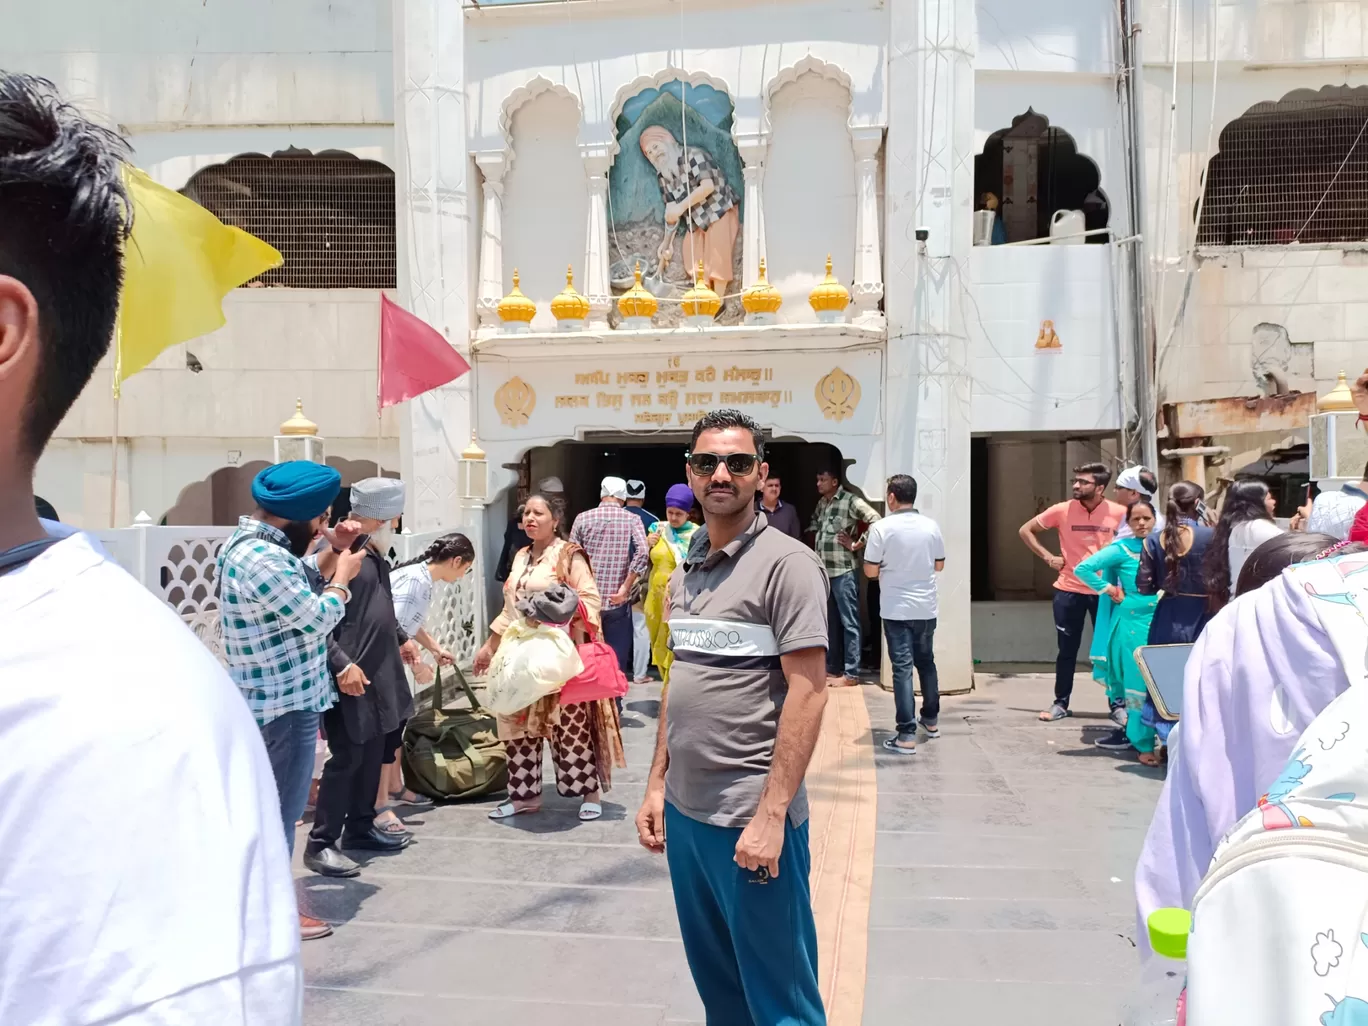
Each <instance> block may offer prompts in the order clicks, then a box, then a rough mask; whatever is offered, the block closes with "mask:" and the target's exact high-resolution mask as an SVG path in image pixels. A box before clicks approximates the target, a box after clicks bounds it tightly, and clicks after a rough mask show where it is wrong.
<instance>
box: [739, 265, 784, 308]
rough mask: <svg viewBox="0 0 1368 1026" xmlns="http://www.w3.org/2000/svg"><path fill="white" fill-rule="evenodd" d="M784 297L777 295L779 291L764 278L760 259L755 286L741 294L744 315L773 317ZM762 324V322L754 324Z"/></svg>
mask: <svg viewBox="0 0 1368 1026" xmlns="http://www.w3.org/2000/svg"><path fill="white" fill-rule="evenodd" d="M783 304H784V297H783V296H782V295H780V294H779V290H778V289H776V288H775V287H774V286H773V285H771V284H770V283H769V281H768V280H766V278H765V258H764V257H761V258H760V274H759V277H758V278H757V279H756V281H755V284H754V285H752V286H750V288H748V289H746V291H745V292H743V293H741V305H742V306H743V307H745V309H746V313H747V314H748V315H751V316H755V315H758V314H769V315H773V314H776V313H778V312H779V307H781V306H783ZM755 323H764V322H755Z"/></svg>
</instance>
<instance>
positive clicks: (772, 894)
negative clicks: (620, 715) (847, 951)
mask: <svg viewBox="0 0 1368 1026" xmlns="http://www.w3.org/2000/svg"><path fill="white" fill-rule="evenodd" d="M740 836H741V829H740V828H739V827H719V826H712V825H711V824H709V823H700V822H699V821H698V820H696V819H690V818H689V817H688V816H686V815H684V814H683V813H682V812H680V811H679V810H678V809H676V808H675V807H674V806H673V805H670V804H669V803H668V802H667V803H666V805H665V857H666V859H667V860H668V861H669V864H670V884H671V886H672V887H673V889H674V897H675V910H676V912H677V913H678V915H679V932H680V934H681V936H682V937H683V940H684V954H685V956H686V957H687V958H688V960H689V971H690V972H691V973H692V975H693V979H694V986H696V987H697V988H698V996H699V997H700V998H702V999H703V1008H704V1010H705V1012H706V1014H707V1018H708V1023H709V1026H825V1024H826V1012H825V1011H824V1010H823V1008H822V994H821V991H820V989H819V988H818V985H817V927H816V924H815V923H814V921H813V918H812V892H811V890H810V889H809V886H808V873H809V871H810V870H811V868H812V856H811V853H810V852H809V850H808V825H807V824H806V823H804V824H803V825H802V826H798V827H795V826H794V825H793V824H792V822H790V821H789V820H788V817H787V816H786V817H784V848H783V851H782V852H781V853H780V855H779V874H778V876H774V877H762V876H760V874H759V873H757V872H752V871H751V870H748V869H742V868H741V867H740V866H738V865H737V864H736V863H735V862H734V861H733V858H734V857H735V855H736V842H737V839H738V838H740Z"/></svg>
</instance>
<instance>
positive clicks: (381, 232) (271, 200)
mask: <svg viewBox="0 0 1368 1026" xmlns="http://www.w3.org/2000/svg"><path fill="white" fill-rule="evenodd" d="M181 191H182V192H183V193H184V194H185V195H186V196H188V197H190V198H191V199H192V200H194V201H195V202H196V203H198V204H200V205H201V206H202V207H204V208H205V209H206V210H208V211H210V212H211V213H212V214H214V216H215V217H217V218H218V219H219V220H220V221H223V222H224V223H225V224H231V225H234V226H236V227H238V228H241V229H242V230H243V231H246V232H249V233H251V234H252V235H255V236H257V237H258V238H260V239H263V240H265V241H266V242H269V243H270V244H271V245H272V246H274V247H275V248H276V249H278V250H280V252H281V254H282V255H283V256H284V257H285V263H284V264H283V265H282V266H280V267H277V268H275V269H274V270H270V271H267V272H266V273H265V274H263V275H261V276H260V277H258V278H255V279H253V283H260V284H261V285H268V286H276V287H284V288H310V289H338V288H370V289H389V288H394V287H395V282H396V270H395V208H394V172H393V171H392V170H391V169H390V168H388V167H386V166H385V165H384V164H381V163H380V162H379V161H374V160H362V159H360V158H358V157H355V156H353V155H352V154H350V153H347V152H345V151H342V150H324V151H321V152H319V153H312V152H310V151H308V150H297V149H288V150H281V151H278V152H276V153H273V154H272V155H271V156H269V157H268V156H264V155H262V154H259V153H244V154H241V155H239V156H236V157H233V158H231V159H229V160H227V161H225V162H224V163H222V164H215V165H212V166H211V167H206V168H203V169H202V170H200V171H197V172H195V174H194V175H193V176H191V178H190V181H189V182H187V183H186V185H185V188H184V189H182V190H181Z"/></svg>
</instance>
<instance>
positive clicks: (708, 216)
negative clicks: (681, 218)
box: [656, 146, 737, 230]
mask: <svg viewBox="0 0 1368 1026" xmlns="http://www.w3.org/2000/svg"><path fill="white" fill-rule="evenodd" d="M687 154H688V155H687V157H686V156H685V150H684V149H683V147H680V152H679V177H678V178H676V179H675V180H674V181H668V180H667V179H666V178H665V176H664V175H661V174H659V173H657V175H656V177H657V178H658V179H659V180H660V191H661V192H663V193H664V194H665V202H667V203H683V202H684V200H686V199H687V198H688V196H689V193H691V192H693V191H694V190H695V189H697V188H698V187H699V186H700V185H702V184H703V182H704V181H710V182H712V183H713V191H712V195H710V196H709V197H708V198H707V199H705V200H704V201H703V202H702V203H697V204H695V205H694V206H692V207H690V208H689V211H688V213H687V214H686V215H685V221H686V225H685V226H686V227H687V228H689V229H699V230H702V229H705V228H711V227H712V226H713V225H714V224H716V223H717V222H718V221H720V220H721V219H722V215H723V214H725V213H726V212H727V211H728V210H731V209H732V207H735V206H736V205H737V198H736V190H734V189H733V188H732V187H731V185H730V184H728V182H727V176H726V175H724V174H723V173H722V169H721V168H720V167H718V166H717V164H716V163H715V162H714V161H713V158H712V156H711V155H710V154H709V153H708V151H707V150H704V149H700V148H699V147H697V146H690V147H689V149H688V151H687Z"/></svg>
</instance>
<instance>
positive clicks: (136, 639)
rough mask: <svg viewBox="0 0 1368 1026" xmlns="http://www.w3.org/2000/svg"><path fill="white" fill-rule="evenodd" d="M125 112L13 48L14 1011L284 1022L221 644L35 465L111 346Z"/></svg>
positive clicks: (7, 647)
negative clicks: (150, 582) (60, 86)
mask: <svg viewBox="0 0 1368 1026" xmlns="http://www.w3.org/2000/svg"><path fill="white" fill-rule="evenodd" d="M124 154H125V147H124V144H123V141H122V140H121V139H119V138H118V137H117V136H115V135H113V134H112V133H109V132H107V131H105V130H104V129H101V128H97V127H96V126H95V125H93V124H90V123H89V122H87V121H85V120H84V119H83V118H82V117H81V116H80V115H79V114H78V113H77V112H76V111H75V110H74V109H72V108H70V107H67V106H65V105H64V104H63V103H62V101H61V99H60V98H59V97H58V96H57V95H56V93H55V91H54V89H53V88H52V86H51V84H50V83H47V82H43V81H40V80H38V79H34V78H31V77H29V76H27V75H19V74H12V73H7V72H0V1023H3V1024H4V1026H38V1024H43V1026H47V1024H53V1026H56V1024H59V1023H60V1024H64V1026H65V1024H73V1026H75V1024H95V1023H98V1024H100V1026H154V1024H155V1026H161V1024H171V1023H195V1024H199V1023H205V1024H207V1023H213V1024H215V1026H292V1024H297V1023H299V1021H300V1018H301V1009H302V995H303V978H302V974H301V972H300V966H299V926H298V921H297V919H296V908H295V897H294V888H293V886H292V883H291V879H290V864H289V859H288V857H287V856H286V852H285V836H284V833H283V832H282V830H281V821H280V803H279V800H278V799H277V797H276V788H275V783H274V780H273V779H272V776H271V766H270V763H269V762H268V761H267V757H266V750H265V747H264V746H263V744H262V741H261V735H260V733H259V732H258V730H257V728H256V724H255V722H254V721H253V719H252V714H251V713H250V712H249V711H248V709H247V705H246V703H245V702H243V700H242V697H241V696H240V695H239V694H238V692H237V689H236V688H235V687H233V685H232V683H231V682H230V681H229V680H228V677H227V675H226V674H225V673H224V671H223V669H222V668H221V667H220V666H219V665H218V663H217V662H216V661H215V659H214V658H213V656H212V655H210V653H209V651H208V649H206V648H205V647H204V646H203V645H202V644H200V642H199V641H198V640H197V639H196V638H195V636H194V635H193V634H192V633H191V632H190V631H189V630H188V629H187V628H186V626H185V624H184V623H182V622H181V621H180V619H179V617H177V616H176V614H175V613H174V612H172V611H171V609H170V608H169V607H168V606H167V605H166V604H165V603H163V602H161V601H159V600H158V599H157V598H155V597H154V596H153V595H152V594H151V593H150V592H148V591H147V590H146V589H144V588H143V587H142V586H140V585H139V584H138V583H137V582H136V581H135V580H133V578H131V577H129V576H128V575H127V574H126V573H124V572H123V571H122V570H121V569H119V567H117V566H116V565H115V564H114V563H113V562H111V561H110V560H109V559H108V558H107V557H106V556H105V554H104V552H103V551H102V550H101V549H100V547H99V545H98V544H96V543H95V542H94V541H93V540H92V539H90V538H89V537H87V536H85V535H81V534H77V533H75V532H73V531H69V530H66V529H64V528H62V527H60V526H59V525H56V524H47V525H44V524H43V523H41V522H40V521H39V520H38V517H37V515H36V513H35V510H34V500H33V472H34V466H35V464H36V463H37V460H38V457H39V454H40V453H41V452H42V450H43V448H44V446H46V444H47V442H48V439H49V438H50V437H51V436H52V433H53V431H54V430H55V429H56V427H57V425H58V423H59V422H60V421H61V419H62V418H63V417H64V416H65V415H66V413H67V411H68V410H69V409H70V408H71V405H72V403H73V402H74V401H75V399H76V397H77V395H79V394H80V392H81V390H82V388H83V387H84V386H85V385H86V383H87V382H88V381H89V380H90V377H91V374H92V373H93V372H94V370H95V366H96V364H97V363H98V362H99V360H100V359H101V357H103V356H104V354H105V352H106V351H107V350H108V348H109V343H110V339H111V337H112V335H113V331H114V320H115V313H116V310H117V308H118V301H119V287H120V280H121V255H120V254H121V250H122V246H123V244H124V240H125V236H126V228H127V225H128V220H127V215H126V212H127V210H128V209H129V207H128V198H127V195H126V193H125V191H124V186H123V183H122V178H121V172H122V162H123V157H124Z"/></svg>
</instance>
